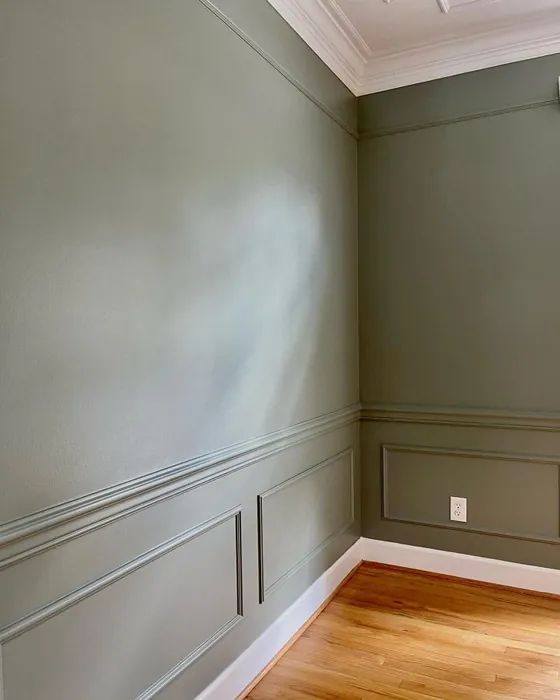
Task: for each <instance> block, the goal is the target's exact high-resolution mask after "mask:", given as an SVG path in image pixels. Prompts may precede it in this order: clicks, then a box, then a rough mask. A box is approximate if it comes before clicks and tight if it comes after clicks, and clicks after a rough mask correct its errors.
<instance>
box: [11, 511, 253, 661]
mask: <svg viewBox="0 0 560 700" xmlns="http://www.w3.org/2000/svg"><path fill="white" fill-rule="evenodd" d="M231 518H235V521H236V576H237V581H238V582H239V580H240V576H241V575H242V572H241V571H240V567H241V540H240V533H241V528H240V524H239V520H240V519H241V508H240V506H238V507H237V508H235V509H232V510H227V511H225V512H224V513H220V515H217V516H216V517H214V518H211V519H210V520H206V521H205V522H203V523H200V524H199V525H196V526H195V527H192V528H189V529H188V530H185V532H182V533H180V534H178V535H176V536H175V537H171V538H170V539H168V540H166V541H165V542H162V543H161V544H159V545H157V546H156V547H153V548H152V549H149V550H148V551H146V552H144V553H143V554H140V555H139V556H137V557H135V558H134V559H131V560H130V561H129V562H127V563H126V564H123V565H122V566H120V567H118V568H117V569H114V570H113V571H110V572H109V573H107V574H105V575H104V576H100V577H99V578H97V579H96V580H95V581H91V582H90V583H87V584H85V585H84V586H81V587H80V588H77V589H76V590H74V591H72V592H71V593H68V594H67V595H64V596H62V597H61V598H58V599H57V600H54V601H53V602H51V603H48V604H47V605H44V606H43V607H41V608H39V609H37V610H34V611H33V612H31V613H29V614H28V615H25V616H24V617H22V618H20V619H19V620H16V621H15V622H13V623H11V624H9V625H7V626H5V627H3V628H2V629H0V645H1V644H5V643H6V642H9V641H11V640H12V639H15V638H16V637H18V636H20V635H21V634H24V633H25V632H28V631H29V630H30V629H32V628H33V627H36V626H37V625H40V624H42V623H43V622H46V621H47V620H49V619H50V618H52V617H54V616H55V615H58V614H59V613H61V612H63V611H64V610H67V609H68V608H70V607H72V606H74V605H77V604H78V603H80V602H81V601H82V600H84V599H85V598H89V597H90V596H92V595H95V594H96V593H98V592H99V591H101V590H102V589H104V588H107V586H110V585H111V584H113V583H115V582H116V581H119V580H120V579H122V578H124V577H125V576H128V575H129V574H132V573H134V572H135V571H137V570H138V569H140V568H142V567H143V566H146V565H147V564H151V563H152V562H153V561H155V560H156V559H159V558H160V557H162V556H164V555H165V554H168V553H169V552H172V551H173V550H174V549H177V548H178V547H181V546H182V545H184V544H186V543H187V542H190V541H192V540H194V539H196V538H197V537H200V536H201V535H204V534H206V533H207V532H209V531H210V530H212V529H213V528H215V527H217V526H218V525H221V524H223V523H224V522H226V521H228V520H230V519H231ZM239 600H240V597H239V591H238V597H237V610H236V615H235V616H234V617H233V618H232V619H231V620H230V621H229V622H228V623H227V625H230V623H231V626H233V623H234V621H235V622H238V621H239V620H241V619H242V614H243V609H242V605H241V606H240V603H239ZM227 625H226V626H227ZM228 629H230V627H228ZM224 634H225V632H224ZM216 641H217V640H216ZM205 650H206V649H205ZM195 651H196V650H195ZM193 653H194V652H193ZM201 653H202V652H201ZM198 655H199V654H197V656H198ZM191 657H192V654H191V655H190V656H189V657H188V658H191ZM195 658H196V657H193V658H192V659H191V661H190V662H189V663H192V661H194V660H195Z"/></svg>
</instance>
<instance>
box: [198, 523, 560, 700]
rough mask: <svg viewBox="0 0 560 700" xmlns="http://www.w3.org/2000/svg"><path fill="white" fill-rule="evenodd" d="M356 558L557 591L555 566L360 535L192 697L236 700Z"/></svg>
mask: <svg viewBox="0 0 560 700" xmlns="http://www.w3.org/2000/svg"><path fill="white" fill-rule="evenodd" d="M362 562H373V563H376V564H384V565H387V566H395V567H401V568H405V569H415V570H417V571H423V572H429V573H433V574H439V575H441V576H450V577H455V578H460V579H463V580H470V581H477V582H480V583H486V584H491V585H497V586H506V587H507V588H516V589H520V590H524V591H531V592H535V593H544V594H547V595H556V596H557V595H560V569H545V568H542V567H539V566H530V565H528V564H516V563H514V562H507V561H500V560H498V559H487V558H485V557H477V556H473V555H469V554H460V553H458V552H446V551H442V550H438V549H428V548H427V547H415V546H413V545H408V544H399V543H397V542H386V541H383V540H374V539H369V538H367V537H362V538H360V539H359V540H358V541H357V542H355V543H354V544H353V545H352V547H350V549H348V550H347V551H346V552H345V553H344V554H343V555H342V556H341V557H340V559H338V560H337V561H336V562H335V563H334V564H333V565H332V566H331V567H330V569H327V571H325V573H324V574H322V575H321V576H320V577H319V578H318V579H317V580H316V581H315V583H313V584H312V585H311V586H310V587H309V588H308V589H307V590H306V591H305V593H303V594H302V595H301V596H300V597H299V598H298V599H297V600H296V601H295V603H293V604H292V605H291V606H290V607H289V608H288V609H287V610H285V611H284V612H283V613H282V615H280V617H279V618H277V619H276V620H275V621H274V622H273V623H272V625H270V627H268V629H266V630H265V631H264V632H263V633H262V634H261V636H260V637H259V638H258V639H256V640H255V641H254V642H253V643H252V644H251V646H250V647H249V648H248V649H246V650H245V651H244V652H243V653H242V654H241V655H240V656H239V657H238V658H237V659H235V661H233V663H232V664H231V665H230V666H228V668H226V669H225V671H223V672H222V673H221V674H220V675H219V676H218V677H217V678H216V679H215V680H214V681H213V682H212V683H211V684H210V685H209V686H208V687H207V688H206V689H205V690H203V691H202V693H201V694H200V695H198V696H197V698H196V700H231V698H237V700H242V698H244V697H245V696H246V695H247V694H248V693H249V692H250V691H251V690H252V689H253V688H254V687H255V685H256V684H257V683H258V682H259V681H260V680H261V679H262V678H263V676H264V675H265V674H266V673H267V672H268V671H269V670H270V669H271V667H272V666H273V665H274V664H275V663H276V661H278V659H280V658H281V656H282V655H283V654H284V653H285V652H286V651H287V650H288V649H289V648H290V646H291V645H292V644H293V643H294V642H295V641H296V640H297V639H298V637H299V636H300V635H301V634H302V633H303V632H304V631H305V629H306V628H307V627H308V626H309V625H310V624H311V623H312V622H313V621H314V620H315V618H316V617H317V616H318V615H319V614H320V613H321V612H322V610H323V609H324V608H325V607H326V606H327V605H328V603H329V602H330V600H331V599H332V598H333V596H334V595H335V594H336V592H337V591H338V589H339V588H340V587H341V586H342V585H343V584H344V583H345V581H346V580H347V579H348V578H349V577H350V576H351V575H352V574H353V573H354V571H355V570H356V569H357V568H358V567H359V566H360V564H361V563H362Z"/></svg>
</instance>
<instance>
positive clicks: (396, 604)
mask: <svg viewBox="0 0 560 700" xmlns="http://www.w3.org/2000/svg"><path fill="white" fill-rule="evenodd" d="M277 698H278V699H279V698H282V700H312V699H314V700H377V699H380V698H385V699H387V698H393V700H434V698H437V699H441V700H506V699H508V698H511V699H516V700H560V598H555V597H553V596H543V595H539V594H531V593H527V592H523V591H515V590H510V589H505V588H502V587H498V586H496V587H494V586H488V585H484V584H476V583H471V582H463V581H460V580H458V579H446V578H444V577H437V576H434V575H430V574H423V573H421V572H413V571H407V570H402V569H396V568H391V567H379V566H372V565H368V564H364V565H362V566H361V567H360V568H359V569H358V570H357V571H356V573H355V574H354V575H353V576H352V578H350V579H349V580H348V581H347V583H346V584H345V585H344V586H343V587H342V588H341V589H340V591H339V592H338V594H337V595H336V596H335V598H334V599H333V600H332V601H331V602H330V604H329V605H328V606H327V607H326V608H325V610H324V611H323V612H322V613H321V614H320V615H319V616H318V617H317V619H316V620H315V621H314V622H313V624H312V625H311V626H309V627H308V628H307V629H306V631H305V632H304V633H303V634H302V635H301V637H300V638H299V639H298V640H297V641H296V642H295V643H294V645H293V646H292V647H291V648H290V649H288V651H287V652H286V654H285V655H284V656H283V657H282V658H280V660H279V661H278V663H277V664H276V665H275V666H274V667H273V668H272V669H271V670H270V671H269V672H268V674H267V675H266V676H265V677H264V678H263V679H262V680H261V682H260V683H258V685H256V686H255V687H254V688H253V689H252V690H251V692H250V693H249V695H248V696H247V700H276V699H277Z"/></svg>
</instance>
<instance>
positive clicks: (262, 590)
mask: <svg viewBox="0 0 560 700" xmlns="http://www.w3.org/2000/svg"><path fill="white" fill-rule="evenodd" d="M346 456H348V457H349V458H350V460H349V463H348V465H347V466H349V467H350V520H349V522H347V523H344V525H342V527H340V528H339V529H337V530H335V531H334V532H331V534H330V535H327V537H325V539H323V540H322V541H321V542H319V544H318V545H317V546H316V547H314V548H313V549H312V550H311V551H310V552H308V553H307V554H306V555H305V556H304V557H303V558H302V559H300V560H299V561H298V562H296V563H295V564H294V565H293V566H291V567H290V568H289V569H288V570H287V571H285V572H284V573H283V574H282V575H281V576H280V577H279V578H277V579H276V581H273V582H272V583H271V584H270V585H269V586H266V585H265V576H264V574H265V572H264V522H263V516H264V502H265V499H266V498H268V496H272V495H273V494H275V493H278V492H279V491H283V490H284V489H285V488H288V487H290V486H291V485H292V484H295V483H297V482H298V481H301V480H302V479H306V478H307V477H308V476H311V475H312V474H314V473H315V472H317V471H320V470H321V469H325V468H326V467H328V466H330V465H331V464H334V463H335V462H338V461H339V460H342V458H343V457H346ZM355 500H356V493H355V488H354V450H353V449H352V448H349V449H347V450H343V451H342V452H339V453H338V454H336V455H333V456H332V457H329V458H328V459H326V460H324V461H322V462H320V463H319V464H315V465H314V466H312V467H309V468H308V469H305V470H304V471H303V472H300V473H299V474H296V475H295V476H292V477H290V478H289V479H287V480H286V481H283V482H282V483H280V484H277V485H276V486H273V487H272V488H271V489H268V490H267V491H264V492H263V493H261V494H259V495H258V496H257V541H258V565H259V603H261V604H262V603H264V601H265V598H266V597H267V596H268V595H269V594H270V593H273V592H274V591H275V590H276V589H277V588H279V587H280V586H281V585H282V584H283V583H284V582H285V581H286V580H287V579H288V578H290V576H293V574H295V573H296V572H297V571H299V570H300V569H301V568H302V567H303V566H305V564H307V563H308V562H309V561H311V559H313V557H315V556H316V555H317V554H318V553H319V552H320V551H321V550H322V549H324V548H325V547H326V546H327V545H328V544H329V543H330V542H332V541H333V540H334V539H335V538H336V537H338V536H339V535H341V534H342V533H343V532H345V531H346V530H348V528H350V527H351V526H352V525H353V524H354V522H355V519H356V515H355V509H354V501H355Z"/></svg>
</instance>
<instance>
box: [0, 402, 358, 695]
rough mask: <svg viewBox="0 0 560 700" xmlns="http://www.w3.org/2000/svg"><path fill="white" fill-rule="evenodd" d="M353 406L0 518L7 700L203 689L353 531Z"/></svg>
mask: <svg viewBox="0 0 560 700" xmlns="http://www.w3.org/2000/svg"><path fill="white" fill-rule="evenodd" d="M358 415H359V414H358V410H357V408H356V407H349V408H345V409H342V410H341V411H337V412H335V413H333V414H327V415H326V416H321V417H319V418H317V419H314V420H312V421H308V422H306V423H305V424H300V425H297V426H293V427H290V428H288V429H285V430H282V431H281V432H280V433H274V434H270V435H268V436H263V437H262V438H259V439H258V440H257V441H252V442H251V443H246V444H241V445H237V446H232V447H231V448H227V449H226V450H220V451H218V452H216V453H213V454H209V455H206V456H204V457H203V458H201V459H197V460H194V461H192V462H186V463H185V464H183V465H179V466H177V467H174V468H167V469H163V470H158V471H156V472H153V473H152V474H148V475H146V476H145V477H142V478H141V479H138V480H134V481H133V482H123V483H121V484H116V485H114V486H111V487H110V488H108V489H106V490H103V491H100V492H95V493H91V494H86V495H84V496H83V497H80V498H79V499H75V500H72V501H68V502H65V503H60V504H55V505H53V506H52V507H50V508H48V509H46V510H44V511H40V512H36V513H30V514H29V515H27V516H25V517H23V518H20V519H18V520H14V521H10V522H5V523H3V524H0V652H1V658H2V664H1V667H2V672H1V673H0V679H1V681H2V682H0V698H1V699H2V700H21V699H22V698H26V700H27V699H28V698H29V700H35V698H37V699H38V698H41V700H55V699H56V700H61V699H62V698H80V699H83V700H90V699H91V700H93V699H94V698H95V700H98V698H103V700H123V699H124V698H130V700H133V699H136V700H148V699H149V698H151V697H153V696H154V695H155V694H157V695H158V697H162V698H166V700H176V699H179V698H180V699H181V700H184V698H194V697H196V696H197V694H198V693H199V692H200V691H201V690H202V689H203V688H205V687H206V686H207V685H208V684H209V683H210V682H211V681H212V680H213V679H214V678H215V676H216V675H217V674H218V673H219V672H220V671H222V670H223V669H224V668H226V667H227V666H228V665H229V664H230V663H231V662H232V661H233V660H234V659H235V658H236V657H237V656H238V655H239V654H240V652H241V651H243V650H244V649H246V648H247V647H248V646H249V645H250V644H251V643H252V642H254V640H255V639H256V638H257V637H258V636H259V634H260V633H261V632H262V631H263V630H264V629H266V628H267V627H268V626H269V625H270V624H271V623H272V621H273V620H274V619H276V618H277V617H278V616H279V615H280V614H281V613H282V612H284V610H285V609H286V608H288V607H289V606H290V605H291V604H292V603H293V602H294V601H295V600H296V599H297V598H298V597H299V596H300V595H301V594H302V593H303V592H304V591H305V590H306V589H307V588H308V587H309V586H310V585H311V584H312V583H313V582H314V581H315V580H316V579H317V578H318V577H319V576H321V574H323V572H324V571H325V570H327V569H328V568H329V567H330V566H331V565H332V564H333V562H334V561H336V560H338V558H339V557H340V556H341V554H343V553H344V552H345V551H346V550H347V549H348V547H350V546H351V545H352V544H353V543H354V542H355V541H356V539H357V537H358V536H359V528H360V525H359V501H357V500H356V499H357V492H358V491H357V489H358V488H359V486H358V481H357V479H358V474H357V473H356V474H355V473H354V467H355V464H354V454H355V451H356V449H357V436H358V425H357V419H358ZM355 483H356V487H355ZM257 502H262V504H263V505H264V506H265V507H264V508H263V509H261V511H260V515H261V517H260V518H259V517H258V513H257ZM282 514H283V517H282ZM263 526H264V527H263ZM259 545H260V548H259ZM259 561H261V562H266V563H267V566H268V568H267V569H266V575H267V576H272V577H273V579H272V583H275V582H276V583H277V584H278V585H279V584H280V582H282V583H283V585H282V586H281V590H278V592H277V594H276V595H275V596H274V597H271V599H270V600H267V605H266V606H263V605H260V597H261V591H262V590H263V589H262V587H261V586H260V585H259V584H260V576H261V572H263V568H262V566H259ZM275 567H276V568H275ZM267 581H270V578H268V579H267ZM2 685H3V694H2Z"/></svg>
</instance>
